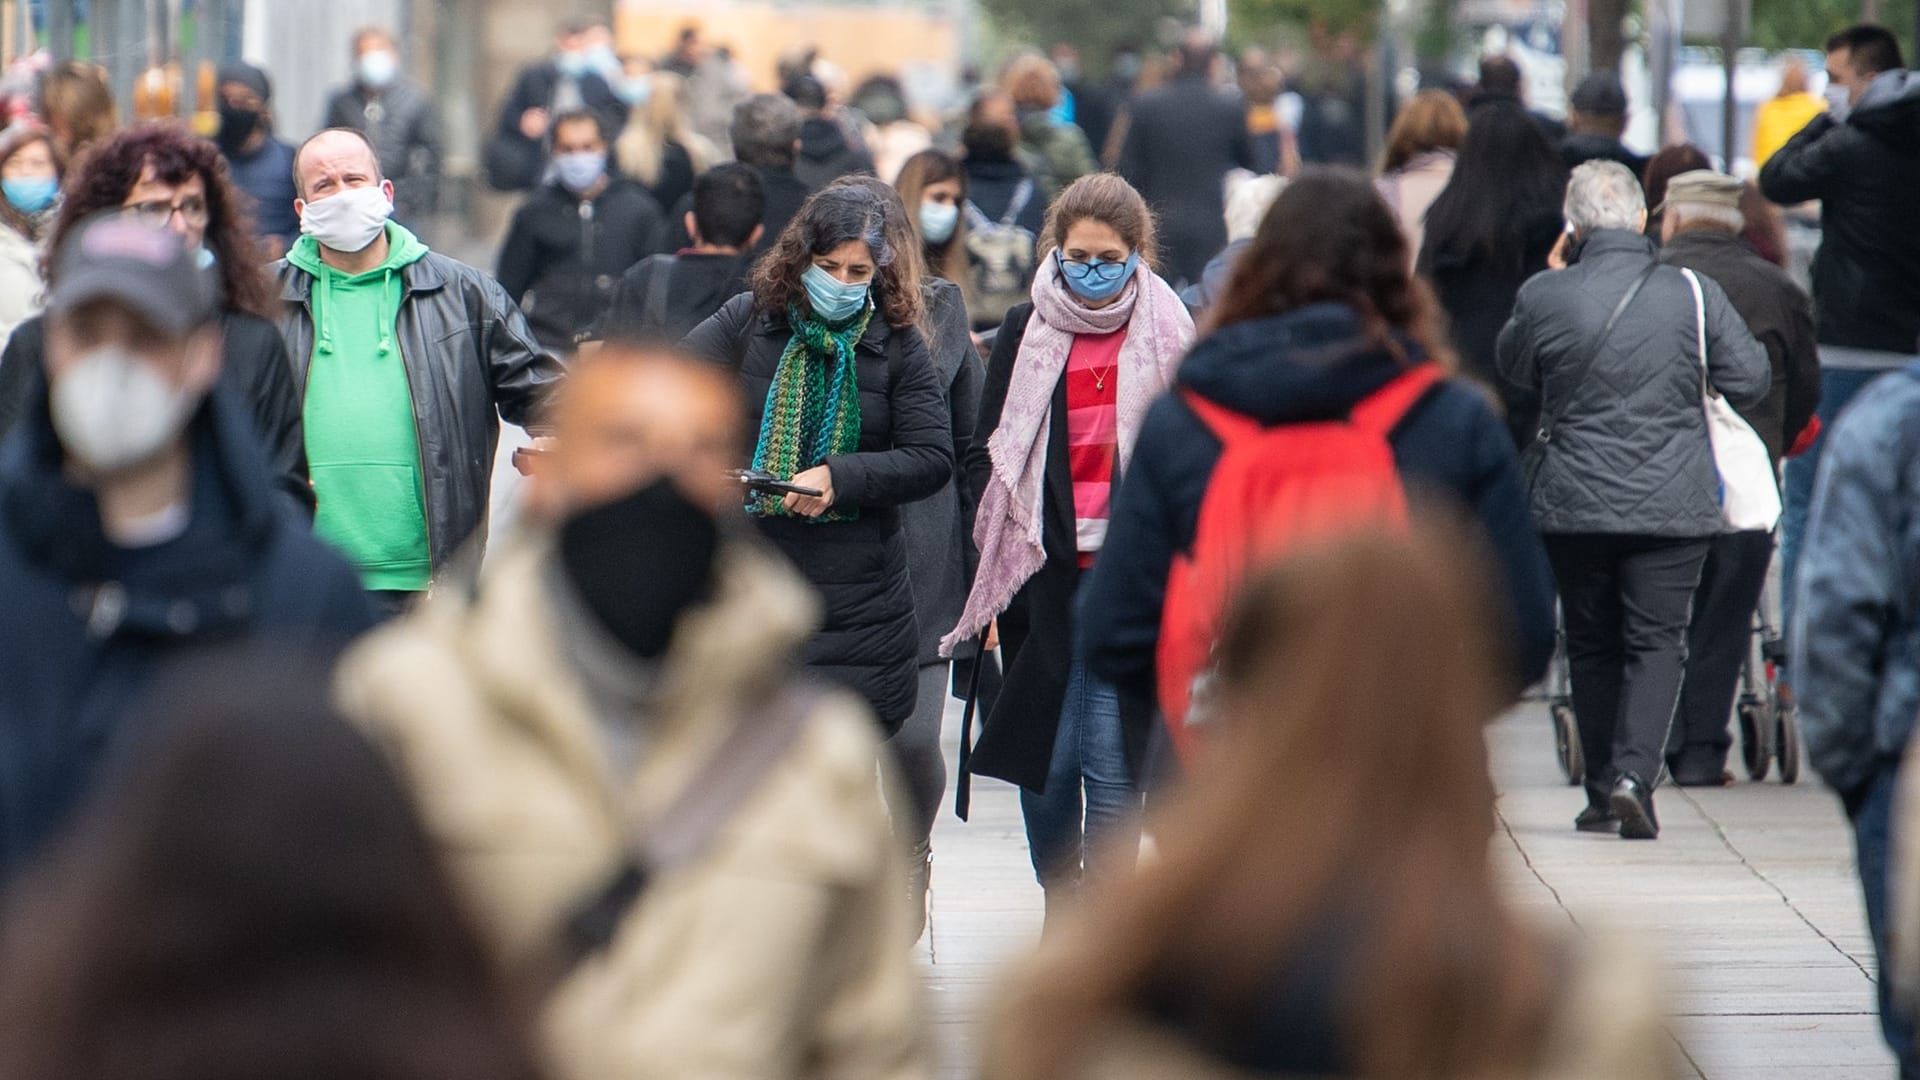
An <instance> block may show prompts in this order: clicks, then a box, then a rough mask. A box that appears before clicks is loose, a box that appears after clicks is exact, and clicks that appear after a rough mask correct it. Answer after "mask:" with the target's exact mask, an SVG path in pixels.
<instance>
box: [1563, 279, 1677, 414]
mask: <svg viewBox="0 0 1920 1080" xmlns="http://www.w3.org/2000/svg"><path fill="white" fill-rule="evenodd" d="M1659 269H1660V262H1659V260H1657V259H1656V260H1654V262H1653V264H1652V265H1651V266H1648V267H1647V268H1646V269H1645V270H1642V271H1641V272H1640V276H1639V277H1637V278H1634V279H1633V284H1632V285H1629V286H1627V291H1626V292H1625V293H1624V294H1622V295H1621V297H1620V302H1619V303H1617V304H1615V305H1613V314H1611V315H1609V316H1607V325H1606V326H1605V327H1604V328H1603V329H1602V330H1601V331H1600V337H1599V339H1598V340H1596V341H1595V342H1594V343H1593V351H1592V352H1590V353H1588V354H1587V360H1586V363H1584V364H1581V365H1580V373H1579V374H1578V375H1576V376H1574V378H1573V380H1572V381H1571V382H1569V383H1568V384H1567V392H1566V394H1565V396H1563V397H1562V398H1561V399H1560V408H1559V409H1554V410H1543V414H1542V416H1541V419H1540V430H1539V431H1538V432H1536V433H1535V434H1534V437H1533V441H1534V442H1535V443H1547V442H1552V441H1553V428H1554V426H1555V425H1556V424H1558V423H1559V422H1560V420H1561V412H1562V410H1564V409H1565V408H1566V407H1567V406H1568V405H1570V404H1572V402H1573V396H1574V393H1575V392H1576V391H1578V390H1579V389H1580V387H1581V386H1582V385H1583V384H1584V383H1585V382H1586V381H1587V373H1588V372H1589V371H1592V370H1593V362H1594V361H1595V360H1598V359H1599V358H1600V351H1601V350H1602V349H1604V348H1606V347H1607V339H1608V338H1611V337H1612V336H1613V328H1614V327H1615V326H1616V325H1618V324H1619V322H1620V316H1622V315H1625V314H1626V313H1627V305H1629V304H1631V303H1633V298H1634V297H1636V296H1639V295H1640V289H1641V287H1642V286H1644V285H1646V283H1647V280H1648V279H1649V278H1651V277H1653V275H1654V272H1655V271H1657V270H1659Z"/></svg>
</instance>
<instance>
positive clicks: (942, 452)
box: [685, 181, 953, 735]
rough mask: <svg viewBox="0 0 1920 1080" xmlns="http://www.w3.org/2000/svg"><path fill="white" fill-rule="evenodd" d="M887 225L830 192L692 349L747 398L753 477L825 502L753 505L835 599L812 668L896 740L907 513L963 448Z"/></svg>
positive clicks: (808, 652) (860, 190) (810, 650)
mask: <svg viewBox="0 0 1920 1080" xmlns="http://www.w3.org/2000/svg"><path fill="white" fill-rule="evenodd" d="M875 182H876V184H877V183H878V181H875ZM881 187H882V190H885V189H884V185H881ZM885 195H886V198H888V199H891V198H893V197H894V196H893V194H892V192H891V191H886V192H885ZM887 217H888V214H887V204H886V202H885V201H884V200H883V199H882V197H881V196H880V194H879V193H876V192H874V191H871V190H868V189H866V188H865V187H863V186H860V185H857V184H848V185H834V186H832V187H829V188H827V189H825V190H824V191H821V192H820V193H819V194H817V195H815V196H814V197H813V198H811V199H809V200H807V204H806V206H804V207H802V208H801V210H800V214H799V216H798V217H796V218H794V219H793V222H792V224H790V225H788V226H787V231H786V232H785V233H783V234H781V237H780V239H779V241H778V242H777V243H775V244H774V246H773V250H772V251H769V252H768V253H767V254H766V255H765V256H764V257H763V258H761V260H760V262H759V263H758V264H757V265H756V266H755V267H754V274H753V292H752V293H751V294H748V295H743V296H736V297H734V298H733V299H732V300H729V301H727V303H726V305H725V306H724V307H722V308H721V309H720V311H719V312H718V313H717V314H715V315H714V316H713V318H711V319H708V320H707V321H706V322H704V323H701V324H700V325H699V326H698V327H695V328H694V331H693V333H691V334H689V335H687V339H686V342H685V344H686V347H687V348H688V349H689V350H691V351H692V352H693V353H695V354H696V355H698V356H701V357H703V358H705V359H707V360H711V361H714V362H715V363H718V364H721V365H724V366H725V367H726V368H727V370H729V371H732V372H734V373H735V374H737V375H738V376H739V378H740V381H741V385H742V386H743V387H745V389H746V393H747V406H748V414H749V419H750V420H751V422H752V423H753V426H754V428H755V430H756V431H757V432H758V434H757V436H756V438H755V439H754V445H753V451H752V455H751V457H750V458H749V459H748V460H749V461H750V462H751V463H752V467H753V468H754V469H757V470H760V471H762V472H767V473H771V474H772V475H773V476H774V477H775V478H777V479H779V480H787V481H791V482H792V483H793V484H795V485H797V486H799V487H803V488H807V489H809V490H812V491H815V492H818V494H816V495H801V494H798V493H793V494H788V495H785V496H780V495H768V494H753V495H750V496H749V497H748V498H747V503H746V510H747V513H748V514H750V515H751V516H752V517H753V518H754V520H755V522H756V523H757V524H758V525H759V527H760V531H761V533H762V534H763V535H764V536H766V537H767V539H768V540H770V541H772V542H773V545H774V546H775V547H777V548H779V549H780V551H781V553H782V554H784V555H785V556H786V557H787V558H789V559H792V560H793V563H794V565H795V566H797V567H799V569H800V573H801V574H802V575H804V576H805V577H806V579H807V581H809V582H810V583H812V585H813V586H814V587H815V588H817V589H819V590H820V594H821V599H822V600H823V601H824V602H825V604H826V617H825V619H824V621H823V625H822V627H821V630H820V633H818V634H816V635H814V636H813V637H812V638H811V639H810V640H809V641H808V642H807V643H806V645H805V647H804V648H803V649H802V650H801V655H802V659H803V662H804V663H806V664H807V666H808V667H809V668H811V669H812V670H813V671H815V672H816V673H818V674H820V675H822V676H824V677H826V678H829V679H832V680H835V681H837V682H840V683H842V684H844V685H846V686H849V687H852V688H853V689H855V690H857V691H858V692H859V693H860V694H861V695H862V696H864V697H865V698H866V699H867V703H868V704H869V705H871V706H872V707H873V711H874V715H875V717H876V718H877V719H878V720H879V721H880V726H881V728H882V729H883V730H884V731H885V732H886V733H887V734H889V735H891V734H893V733H894V732H896V731H899V730H900V727H901V725H903V724H905V723H906V722H907V720H908V718H909V717H911V716H912V715H913V711H914V702H915V700H916V699H917V695H918V686H919V681H918V669H919V661H918V657H919V625H918V623H917V621H916V618H915V613H914V598H913V590H912V588H911V586H910V585H909V584H908V562H907V545H906V536H905V534H904V533H903V532H902V531H901V526H900V507H901V506H902V505H903V504H906V503H910V502H915V501H917V500H920V499H924V498H927V497H929V496H931V495H933V494H934V493H935V492H938V491H939V490H940V489H941V488H942V487H943V486H945V484H946V483H947V482H948V480H950V479H951V478H952V477H953V439H952V436H951V435H950V434H949V432H950V426H951V422H952V420H951V417H950V416H949V415H948V412H947V402H946V397H945V395H944V394H942V392H941V386H940V381H939V375H938V374H937V373H936V371H935V368H934V365H933V363H932V360H931V358H930V357H929V355H928V352H927V342H926V339H925V338H924V337H923V336H922V335H921V333H920V331H919V329H918V327H919V326H920V325H922V324H923V323H925V322H926V314H925V313H926V300H925V296H924V294H923V293H922V291H921V288H920V285H921V282H920V269H919V264H920V257H919V252H918V250H917V248H916V246H915V245H908V246H906V247H904V248H902V247H901V246H900V245H899V244H898V243H897V238H898V236H899V234H898V233H897V232H889V230H888V227H887ZM911 236H912V234H911V233H908V234H907V238H908V239H911Z"/></svg>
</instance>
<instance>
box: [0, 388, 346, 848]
mask: <svg viewBox="0 0 1920 1080" xmlns="http://www.w3.org/2000/svg"><path fill="white" fill-rule="evenodd" d="M188 436H189V439H190V445H191V446H192V454H193V458H192V489H191V495H190V498H191V501H192V515H191V520H190V522H189V524H188V526H187V531H186V532H185V533H183V534H182V535H180V536H178V537H176V538H174V539H173V540H169V541H167V542H166V543H163V544H159V545H156V546H154V547H150V548H143V549H139V550H126V549H121V548H117V547H115V546H114V545H112V544H111V543H109V542H108V541H107V538H106V535H105V533H104V532H103V531H102V529H101V526H100V516H99V511H98V509H97V508H96V506H95V504H94V499H93V495H92V493H91V492H86V491H82V490H79V489H76V488H73V487H71V486H69V485H68V483H67V481H66V479H65V476H64V475H63V467H62V460H63V455H62V453H61V450H60V445H59V440H58V439H57V438H56V436H55V434H54V430H53V420H52V416H51V415H50V412H49V409H48V406H47V401H46V398H45V397H41V398H40V399H38V400H37V401H36V402H34V403H32V404H31V407H29V408H28V409H27V410H26V411H25V413H24V414H23V415H22V416H21V418H20V422H19V423H18V424H17V425H15V428H14V430H13V432H12V434H10V435H9V436H8V437H7V439H6V442H5V444H4V449H0V594H3V595H5V596H6V598H7V602H6V603H5V604H0V640H4V641H6V642H7V648H6V649H4V650H0V874H4V875H7V876H11V875H13V874H14V872H15V871H17V870H18V869H19V868H20V867H21V865H22V864H23V863H24V862H26V861H27V860H28V859H29V858H30V857H31V856H32V855H33V854H34V853H35V852H36V851H37V850H39V849H41V848H42V847H43V846H44V845H45V843H46V842H47V841H48V840H50V839H52V838H53V837H54V836H55V834H57V833H58V832H59V831H60V830H61V828H62V827H63V826H64V825H65V824H66V823H67V822H68V820H69V819H70V818H71V817H72V814H73V812H74V811H75V809H77V808H78V807H79V806H80V805H81V804H82V803H83V802H84V798H85V795H86V793H87V791H88V789H89V788H90V787H91V785H92V782H93V779H94V776H95V774H96V773H97V772H98V767H99V765H100V764H101V762H102V761H103V760H104V759H105V758H106V756H107V755H108V754H110V753H111V752H112V751H113V750H114V748H115V747H116V745H118V744H119V742H120V741H121V740H122V739H123V737H124V736H125V734H126V733H127V729H126V726H125V725H126V723H127V715H128V713H129V712H130V711H132V708H133V707H134V706H135V705H137V704H138V703H139V701H140V699H141V697H142V696H143V694H144V693H145V691H146V689H147V688H148V687H149V686H151V685H152V683H153V680H154V679H155V678H156V677H157V676H158V675H159V674H160V673H162V672H163V671H165V670H166V669H167V667H168V666H169V665H171V664H174V663H177V662H180V661H181V660H183V659H185V658H187V657H190V656H192V655H194V654H195V653H197V652H199V651H202V650H206V649H210V648H219V647H231V646H234V645H236V644H238V643H243V642H245V643H254V644H261V643H267V644H270V645H272V646H277V647H278V648H282V649H285V650H288V651H289V652H290V653H291V654H293V655H301V654H304V655H309V656H316V655H317V656H319V657H322V658H326V657H329V656H331V655H332V654H334V653H337V652H338V651H339V650H340V649H341V648H343V647H344V646H345V645H346V644H347V642H348V641H350V640H351V639H352V638H353V637H355V636H356V635H358V634H360V633H361V632H363V631H365V630H367V629H370V628H371V627H372V625H373V621H374V620H373V611H372V610H371V608H370V607H369V605H368V603H367V598H366V593H365V592H363V591H362V590H361V587H360V579H359V576H358V575H357V574H355V573H354V571H353V568H352V567H350V566H348V565H347V564H346V562H345V561H344V560H342V559H341V558H340V556H338V555H336V554H334V553H333V551H332V550H331V549H329V548H328V547H327V546H326V545H325V544H323V543H322V542H321V541H319V540H317V539H315V538H314V537H313V535H312V534H311V532H309V531H308V528H307V526H306V525H305V523H303V522H299V521H295V520H293V519H292V518H290V517H289V516H288V515H287V514H286V512H285V510H284V508H283V507H282V506H281V504H280V500H279V499H278V498H277V497H276V495H275V492H274V484H273V480H272V478H271V477H270V474H269V473H268V471H267V465H266V461H265V459H264V457H263V455H262V454H261V452H260V449H259V446H258V440H257V439H255V438H254V434H253V432H252V431H251V430H250V426H249V424H248V421H247V418H246V410H245V409H244V407H243V406H242V405H241V404H240V402H238V401H237V400H235V399H234V398H232V397H230V396H228V389H227V387H226V386H225V385H216V386H215V388H214V393H213V394H212V395H211V396H210V397H209V398H208V399H207V402H206V403H205V404H204V405H203V406H202V408H201V409H200V411H199V412H198V413H197V414H196V415H195V418H194V419H193V421H192V422H191V424H190V425H189V427H188Z"/></svg>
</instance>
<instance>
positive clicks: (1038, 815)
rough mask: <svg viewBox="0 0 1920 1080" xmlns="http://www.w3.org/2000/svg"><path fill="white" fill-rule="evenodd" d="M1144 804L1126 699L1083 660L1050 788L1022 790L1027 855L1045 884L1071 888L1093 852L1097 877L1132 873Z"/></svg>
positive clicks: (1056, 747) (1071, 678)
mask: <svg viewBox="0 0 1920 1080" xmlns="http://www.w3.org/2000/svg"><path fill="white" fill-rule="evenodd" d="M1083 789H1084V791H1085V794H1086V797H1085V803H1084V807H1083V805H1082V801H1081V792H1082V790H1083ZM1140 805H1141V799H1140V786H1139V784H1138V783H1136V782H1135V780H1134V776H1133V770H1132V769H1131V768H1130V767H1129V766H1128V764H1127V748H1126V741H1125V739H1124V738H1122V736H1121V732H1120V695H1119V693H1118V692H1117V691H1116V690H1115V689H1114V688H1113V687H1112V686H1109V685H1108V684H1106V683H1104V682H1101V681H1100V680H1099V679H1097V678H1095V677H1094V676H1093V673H1091V672H1089V671H1088V670H1087V669H1086V666H1085V665H1084V664H1082V663H1081V662H1079V661H1078V660H1076V661H1074V663H1073V667H1072V669H1071V670H1070V671H1069V672H1068V674H1067V697H1066V700H1065V701H1064V702H1062V703H1061V706H1060V730H1059V733H1058V734H1056V735H1055V736H1054V737H1053V757H1052V758H1051V759H1050V761H1049V763H1048V765H1047V790H1046V791H1045V792H1044V793H1042V794H1039V795H1035V794H1034V793H1033V792H1031V791H1027V790H1025V789H1022V790H1021V792H1020V813H1021V816H1022V817H1024V818H1025V819H1026V823H1027V849H1028V851H1029V852H1030V853H1031V854H1032V856H1033V870H1034V873H1035V874H1037V875H1039V878H1040V884H1041V885H1043V886H1046V887H1052V886H1055V885H1065V886H1067V887H1069V888H1071V887H1072V886H1073V885H1074V884H1076V883H1077V882H1078V881H1079V879H1080V875H1081V870H1082V867H1083V864H1085V863H1087V862H1088V860H1087V855H1088V854H1089V853H1091V854H1092V855H1093V860H1092V862H1093V863H1096V864H1097V868H1096V869H1095V873H1096V875H1100V876H1106V875H1108V874H1110V873H1114V872H1125V871H1127V870H1131V869H1132V868H1133V862H1134V858H1135V856H1136V855H1137V853H1138V851H1139V847H1140Z"/></svg>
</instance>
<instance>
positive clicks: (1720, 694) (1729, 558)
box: [1667, 532, 1773, 783]
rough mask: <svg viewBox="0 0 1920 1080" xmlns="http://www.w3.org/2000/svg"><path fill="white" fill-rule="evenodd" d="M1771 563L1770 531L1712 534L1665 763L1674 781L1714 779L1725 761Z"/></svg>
mask: <svg viewBox="0 0 1920 1080" xmlns="http://www.w3.org/2000/svg"><path fill="white" fill-rule="evenodd" d="M1772 564H1773V534H1772V533H1764V532H1738V533H1724V534H1722V535H1720V536H1716V537H1714V538H1713V542H1712V547H1711V548H1709V549H1708V551H1707V562H1706V565H1705V566H1704V567H1702V568H1701V571H1700V587H1699V588H1698V589H1696V590H1694V594H1693V626H1692V627H1691V628H1690V629H1688V631H1687V680H1686V685H1685V687H1683V688H1682V689H1681V691H1680V716H1679V718H1678V720H1677V721H1675V723H1674V725H1673V735H1672V737H1671V738H1670V739H1669V740H1668V741H1667V769H1668V771H1669V772H1671V773H1673V775H1674V778H1675V779H1677V780H1685V781H1690V782H1691V781H1698V782H1701V783H1707V782H1711V781H1713V780H1716V779H1718V778H1719V776H1720V773H1721V771H1722V770H1724V769H1725V768H1726V767H1727V749H1728V748H1729V747H1731V746H1732V745H1733V739H1732V737H1731V736H1730V735H1729V734H1728V733H1727V722H1728V720H1729V719H1730V718H1731V717H1732V715H1733V696H1734V693H1735V692H1736V691H1737V690H1738V689H1739V683H1740V668H1741V666H1742V665H1743V664H1745V663H1746V661H1747V656H1748V655H1749V653H1750V652H1751V648H1750V646H1751V643H1752V635H1753V612H1754V609H1755V608H1757V607H1758V606H1759V605H1760V593H1761V592H1762V591H1764V590H1765V589H1766V587H1767V568H1768V567H1769V566H1771V565H1772Z"/></svg>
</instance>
